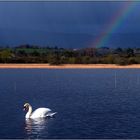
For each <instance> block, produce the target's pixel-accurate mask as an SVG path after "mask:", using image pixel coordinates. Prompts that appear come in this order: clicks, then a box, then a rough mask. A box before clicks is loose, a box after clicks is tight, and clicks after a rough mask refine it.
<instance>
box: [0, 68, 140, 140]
mask: <svg viewBox="0 0 140 140" xmlns="http://www.w3.org/2000/svg"><path fill="white" fill-rule="evenodd" d="M25 102H29V103H30V104H31V105H32V107H33V109H36V108H38V107H49V108H51V109H52V110H53V111H56V112H58V113H57V114H56V116H55V117H54V118H51V119H45V120H42V119H41V120H37V121H33V120H25V112H23V105H24V103H25ZM0 138H140V70H138V69H83V70H80V69H65V70H64V69H62V70H57V69H53V70H49V69H0Z"/></svg>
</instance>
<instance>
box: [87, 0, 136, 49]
mask: <svg viewBox="0 0 140 140" xmlns="http://www.w3.org/2000/svg"><path fill="white" fill-rule="evenodd" d="M133 7H134V2H133V1H126V2H125V3H124V6H123V8H122V9H119V11H118V12H117V13H116V15H113V18H112V19H111V20H110V22H109V24H108V26H107V27H106V29H105V30H104V31H103V32H102V33H101V34H99V36H97V38H96V39H94V41H93V43H91V45H90V47H94V48H99V47H101V46H103V45H104V44H105V43H106V42H107V41H108V40H109V37H110V36H111V34H112V33H113V32H114V31H115V30H116V29H117V28H119V26H120V25H121V23H122V22H123V20H124V19H125V18H126V17H127V16H128V15H129V13H130V12H131V11H132V9H133Z"/></svg>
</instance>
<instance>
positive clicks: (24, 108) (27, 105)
mask: <svg viewBox="0 0 140 140" xmlns="http://www.w3.org/2000/svg"><path fill="white" fill-rule="evenodd" d="M29 106H30V104H29V103H25V104H24V106H23V110H25V111H28V110H29Z"/></svg>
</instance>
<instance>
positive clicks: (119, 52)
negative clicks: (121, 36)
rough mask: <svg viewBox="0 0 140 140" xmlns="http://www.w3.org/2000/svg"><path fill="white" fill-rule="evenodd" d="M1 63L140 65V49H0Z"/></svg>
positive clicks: (35, 47)
mask: <svg viewBox="0 0 140 140" xmlns="http://www.w3.org/2000/svg"><path fill="white" fill-rule="evenodd" d="M0 63H49V64H51V65H61V64H118V65H129V64H140V48H108V47H101V48H79V49H67V48H59V47H57V46H55V47H48V46H47V47H39V46H33V45H20V46H17V47H0Z"/></svg>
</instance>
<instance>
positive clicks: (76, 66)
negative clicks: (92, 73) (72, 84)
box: [0, 64, 140, 69]
mask: <svg viewBox="0 0 140 140" xmlns="http://www.w3.org/2000/svg"><path fill="white" fill-rule="evenodd" d="M2 68H4V69H6V68H46V69H96V68H105V69H106V68H109V69H111V68H112V69H116V68H121V69H122V68H124V69H125V68H140V64H135V65H127V66H118V65H114V64H65V65H58V66H56V65H49V64H0V69H2Z"/></svg>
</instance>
